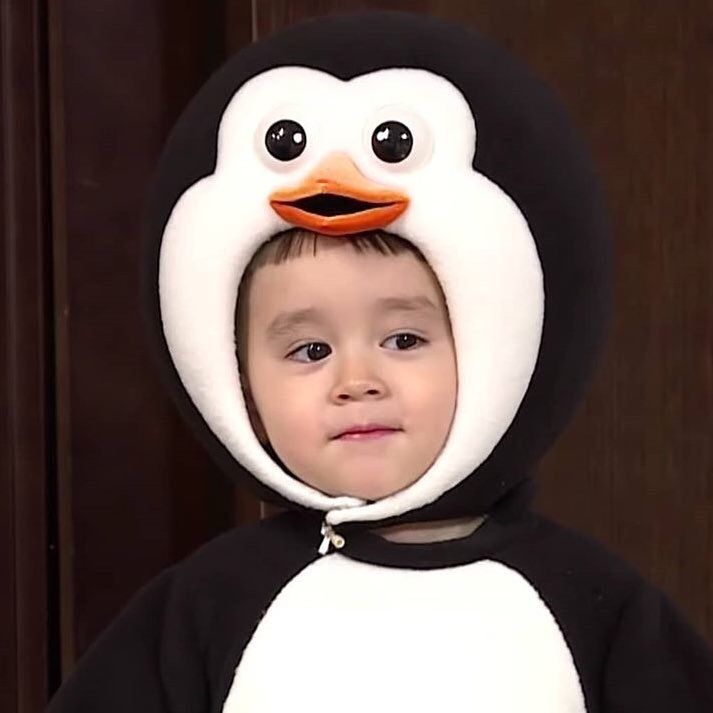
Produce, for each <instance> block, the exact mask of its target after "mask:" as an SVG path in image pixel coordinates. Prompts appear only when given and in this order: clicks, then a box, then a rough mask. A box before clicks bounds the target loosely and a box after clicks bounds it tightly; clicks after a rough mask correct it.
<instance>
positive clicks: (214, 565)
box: [46, 513, 318, 713]
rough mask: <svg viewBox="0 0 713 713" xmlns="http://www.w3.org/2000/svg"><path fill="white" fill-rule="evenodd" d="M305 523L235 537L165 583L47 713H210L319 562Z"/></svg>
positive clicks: (121, 618)
mask: <svg viewBox="0 0 713 713" xmlns="http://www.w3.org/2000/svg"><path fill="white" fill-rule="evenodd" d="M298 522H299V518H297V517H296V516H295V514H294V513H289V514H285V515H281V516H278V517H276V518H272V519H271V520H266V521H263V522H260V523H256V524H254V525H250V526H246V527H242V528H238V529H235V530H232V531H230V532H227V533H225V534H223V535H221V536H219V537H217V538H215V539H214V540H211V541H210V542H209V543H207V544H206V545H204V546H202V547H201V548H200V549H198V550H197V551H196V552H194V553H193V554H191V555H190V556H189V557H187V558H186V559H185V560H183V561H182V562H179V563H178V564H176V565H173V566H172V567H169V568H168V569H166V570H164V571H163V572H161V573H160V574H159V575H157V576H156V577H155V578H154V579H152V580H151V581H150V582H148V584H146V585H145V586H144V587H142V588H141V589H140V590H139V591H138V592H137V593H136V594H135V595H134V597H133V598H132V599H131V600H130V601H129V603H128V604H127V605H126V606H125V608H124V609H123V610H122V611H121V612H120V613H119V615H118V616H117V617H116V618H115V619H114V621H113V622H112V623H111V624H110V625H109V626H108V627H107V629H105V630H104V632H102V634H101V635H100V636H99V637H98V638H97V640H96V641H95V642H94V643H93V644H92V646H91V647H90V648H89V649H88V650H87V651H86V652H85V654H84V655H83V656H82V657H81V658H80V660H79V662H78V663H77V666H76V667H75V669H74V670H73V671H72V673H71V674H70V676H69V677H68V678H67V680H66V681H65V682H64V683H63V684H62V686H61V687H60V688H59V690H58V691H57V692H56V693H55V695H54V696H53V698H52V700H51V701H50V704H49V706H48V708H47V709H46V713H70V712H71V713H90V712H91V713H95V712H97V713H98V712H99V711H101V713H120V712H121V713H126V711H136V712H137V713H173V712H174V711H189V710H190V711H191V712H192V713H202V712H203V711H205V712H206V713H207V712H208V711H209V710H211V701H214V700H216V699H218V700H223V699H224V698H225V694H226V693H227V691H228V689H229V687H230V682H231V680H232V676H233V673H234V669H235V663H236V661H237V660H238V659H239V657H240V655H241V653H242V650H243V649H244V647H245V645H246V643H247V641H248V640H249V638H250V636H251V635H252V633H253V631H254V629H255V627H256V626H257V624H258V622H259V620H260V618H261V616H262V614H263V613H264V610H265V609H266V608H267V607H268V606H269V604H270V602H271V601H272V599H273V598H274V596H275V595H276V594H277V593H278V592H279V591H280V589H281V588H282V586H283V585H284V583H285V582H286V581H287V580H289V579H290V578H291V577H292V576H294V574H296V573H297V572H298V571H300V570H301V569H302V568H303V567H305V566H306V565H307V564H308V563H309V562H310V561H311V560H313V559H314V558H315V557H317V556H318V554H317V552H316V549H315V548H314V542H313V541H310V540H309V538H308V537H305V533H304V530H303V528H301V527H300V526H299V525H298ZM313 539H314V538H312V540H313Z"/></svg>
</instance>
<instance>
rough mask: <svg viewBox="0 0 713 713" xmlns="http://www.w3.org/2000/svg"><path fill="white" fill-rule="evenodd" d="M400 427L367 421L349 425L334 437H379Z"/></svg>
mask: <svg viewBox="0 0 713 713" xmlns="http://www.w3.org/2000/svg"><path fill="white" fill-rule="evenodd" d="M400 430H402V429H400V428H398V427H396V426H387V425H386V424H381V423H369V424H365V425H358V426H350V427H349V428H347V429H346V430H344V431H341V432H340V433H338V434H337V435H336V436H334V438H349V439H357V438H369V437H370V438H380V437H381V436H385V435H388V434H389V433H394V432H395V431H400Z"/></svg>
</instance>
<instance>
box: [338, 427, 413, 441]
mask: <svg viewBox="0 0 713 713" xmlns="http://www.w3.org/2000/svg"><path fill="white" fill-rule="evenodd" d="M398 432H399V429H396V428H378V429H374V430H373V431H350V432H348V433H343V434H342V435H341V436H339V437H338V439H337V440H340V441H373V440H376V439H379V438H384V437H386V436H390V435H391V434H393V433H398Z"/></svg>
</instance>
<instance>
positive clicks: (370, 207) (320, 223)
mask: <svg viewBox="0 0 713 713" xmlns="http://www.w3.org/2000/svg"><path fill="white" fill-rule="evenodd" d="M269 200H270V205H271V206H272V209H273V210H274V211H275V212H276V213H277V214H278V215H279V216H280V217H281V218H283V219H284V220H286V221H287V222H289V223H292V224H293V225H296V226H299V227H301V228H308V229H309V230H314V231H315V232H318V233H323V234H324V235H348V234H349V233H360V232H362V231H365V230H375V229H376V228H383V227H385V226H386V225H388V224H389V223H391V221H393V220H394V219H395V218H397V217H398V216H399V215H401V213H403V212H404V211H405V210H406V208H407V206H408V202H409V199H408V196H405V195H404V194H402V193H399V192H398V191H394V190H393V189H391V188H387V187H386V186H380V185H379V184H378V183H373V182H372V181H370V180H369V179H367V178H366V177H365V176H364V175H363V174H362V173H360V171H359V169H358V168H357V167H356V166H355V165H354V162H353V161H352V160H351V159H350V158H349V156H347V155H346V154H332V155H331V156H328V157H327V158H325V159H324V161H322V162H321V163H320V164H319V165H318V166H317V167H316V168H315V169H314V170H313V171H312V172H311V173H310V174H309V175H308V176H307V177H306V178H305V179H304V181H303V182H302V183H301V184H300V185H298V186H294V187H292V188H285V189H280V190H277V191H275V192H274V193H271V194H270V196H269Z"/></svg>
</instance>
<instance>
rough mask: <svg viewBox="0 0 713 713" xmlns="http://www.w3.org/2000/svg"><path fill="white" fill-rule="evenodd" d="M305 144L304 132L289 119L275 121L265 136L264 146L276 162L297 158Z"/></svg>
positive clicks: (305, 136) (305, 135)
mask: <svg viewBox="0 0 713 713" xmlns="http://www.w3.org/2000/svg"><path fill="white" fill-rule="evenodd" d="M306 143H307V134H306V133H305V130H304V129H303V128H302V127H301V126H300V125H299V124H298V123H297V122H296V121H292V120H291V119H280V121H276V122H275V123H274V124H273V125H272V126H271V127H270V128H269V129H268V130H267V133H266V134H265V146H266V147H267V150H268V151H269V152H270V153H271V154H272V155H273V156H274V157H275V158H276V159H277V160H278V161H291V160H292V159H293V158H297V157H298V156H299V155H300V154H301V153H302V152H303V151H304V150H305V145H306Z"/></svg>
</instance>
